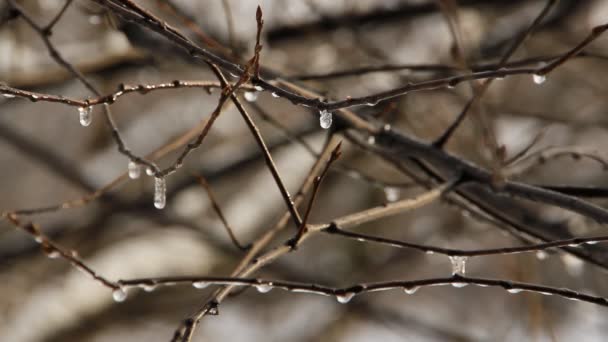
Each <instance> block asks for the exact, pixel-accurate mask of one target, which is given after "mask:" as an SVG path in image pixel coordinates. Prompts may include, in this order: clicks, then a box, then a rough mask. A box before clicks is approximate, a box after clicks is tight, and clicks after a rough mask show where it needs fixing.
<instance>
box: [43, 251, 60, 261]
mask: <svg viewBox="0 0 608 342" xmlns="http://www.w3.org/2000/svg"><path fill="white" fill-rule="evenodd" d="M60 255H61V253H59V251H58V250H56V249H53V250H50V251H48V252H47V253H46V256H47V257H49V259H57V258H59V256H60Z"/></svg>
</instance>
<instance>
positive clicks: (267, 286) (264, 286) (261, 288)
mask: <svg viewBox="0 0 608 342" xmlns="http://www.w3.org/2000/svg"><path fill="white" fill-rule="evenodd" d="M255 289H256V290H258V292H259V293H268V292H270V290H272V285H271V284H258V285H256V286H255Z"/></svg>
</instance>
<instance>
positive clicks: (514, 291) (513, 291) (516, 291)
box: [507, 287, 523, 294]
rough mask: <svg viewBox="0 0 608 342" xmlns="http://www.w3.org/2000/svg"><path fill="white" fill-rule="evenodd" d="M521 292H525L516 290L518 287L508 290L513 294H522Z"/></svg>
mask: <svg viewBox="0 0 608 342" xmlns="http://www.w3.org/2000/svg"><path fill="white" fill-rule="evenodd" d="M521 291H523V289H519V288H516V287H514V288H512V289H508V290H507V292H509V293H511V294H516V293H520V292H521Z"/></svg>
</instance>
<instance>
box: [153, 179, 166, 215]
mask: <svg viewBox="0 0 608 342" xmlns="http://www.w3.org/2000/svg"><path fill="white" fill-rule="evenodd" d="M165 204H167V183H166V182H165V178H164V177H155V178H154V206H155V207H156V209H163V208H164V207H165Z"/></svg>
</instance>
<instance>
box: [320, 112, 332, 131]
mask: <svg viewBox="0 0 608 342" xmlns="http://www.w3.org/2000/svg"><path fill="white" fill-rule="evenodd" d="M331 122H332V118H331V112H328V111H327V110H325V109H323V110H322V111H320V112H319V123H320V125H321V128H323V129H328V128H329V127H331Z"/></svg>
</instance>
